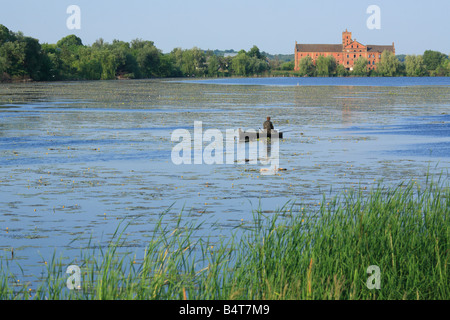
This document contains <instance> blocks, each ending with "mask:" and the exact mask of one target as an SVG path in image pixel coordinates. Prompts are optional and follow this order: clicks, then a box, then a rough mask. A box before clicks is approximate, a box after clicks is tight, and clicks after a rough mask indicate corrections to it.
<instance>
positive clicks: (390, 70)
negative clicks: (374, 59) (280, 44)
mask: <svg viewBox="0 0 450 320" xmlns="http://www.w3.org/2000/svg"><path fill="white" fill-rule="evenodd" d="M280 69H281V70H284V71H289V70H293V69H294V62H293V61H290V62H285V63H283V64H281V66H280ZM296 75H298V76H310V77H314V76H322V77H324V76H325V77H330V76H381V77H395V76H408V77H425V76H441V77H445V76H450V60H449V57H448V56H447V55H445V54H443V53H441V52H439V51H433V50H426V51H425V52H424V54H423V55H401V56H395V55H394V54H393V53H392V52H390V51H384V52H383V53H382V54H381V59H380V61H379V62H378V63H377V68H376V69H374V70H371V69H369V61H368V60H367V59H366V58H364V57H359V58H358V60H356V61H355V64H354V66H353V70H351V71H349V70H347V69H346V68H345V67H344V66H343V65H341V64H338V63H337V62H336V59H335V58H334V57H332V56H328V57H325V56H319V57H318V58H317V59H316V61H315V62H314V61H313V60H312V58H311V57H310V56H306V57H303V58H302V59H301V60H300V61H299V71H298V72H296Z"/></svg>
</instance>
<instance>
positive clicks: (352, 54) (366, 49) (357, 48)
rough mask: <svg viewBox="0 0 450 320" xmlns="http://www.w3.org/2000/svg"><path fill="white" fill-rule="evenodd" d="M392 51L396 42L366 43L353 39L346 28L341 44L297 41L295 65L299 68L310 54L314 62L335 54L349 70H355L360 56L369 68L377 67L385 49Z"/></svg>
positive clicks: (339, 62)
mask: <svg viewBox="0 0 450 320" xmlns="http://www.w3.org/2000/svg"><path fill="white" fill-rule="evenodd" d="M385 50H387V51H391V52H392V53H394V54H395V47H394V43H393V42H392V45H372V44H368V45H364V44H362V43H360V42H358V41H356V39H352V33H351V32H349V31H347V30H345V31H344V32H342V43H340V44H299V43H297V41H296V42H295V67H294V70H295V71H298V70H299V63H300V60H301V59H302V58H304V57H306V56H310V57H311V58H312V60H313V62H315V61H316V59H317V58H318V57H319V56H325V57H328V56H333V57H334V58H335V59H336V63H338V64H342V65H343V66H344V67H345V68H346V69H347V70H353V66H354V64H355V62H356V60H358V58H359V57H364V58H366V59H367V60H368V61H369V70H371V69H376V66H377V63H378V62H379V61H380V59H381V54H382V53H383V51H385Z"/></svg>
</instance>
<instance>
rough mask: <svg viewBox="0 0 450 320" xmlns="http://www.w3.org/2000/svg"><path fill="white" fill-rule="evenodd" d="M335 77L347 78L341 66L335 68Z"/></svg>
mask: <svg viewBox="0 0 450 320" xmlns="http://www.w3.org/2000/svg"><path fill="white" fill-rule="evenodd" d="M336 75H337V76H338V77H345V76H348V71H347V69H346V68H345V67H344V66H343V65H342V64H338V65H337V66H336Z"/></svg>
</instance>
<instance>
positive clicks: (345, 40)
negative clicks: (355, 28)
mask: <svg viewBox="0 0 450 320" xmlns="http://www.w3.org/2000/svg"><path fill="white" fill-rule="evenodd" d="M350 43H352V33H351V32H349V31H347V29H345V31H344V32H342V46H343V47H345V46H346V45H348V44H350Z"/></svg>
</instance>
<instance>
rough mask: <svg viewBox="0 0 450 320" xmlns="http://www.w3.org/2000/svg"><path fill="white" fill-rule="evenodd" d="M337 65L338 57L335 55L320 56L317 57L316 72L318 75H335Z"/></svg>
mask: <svg viewBox="0 0 450 320" xmlns="http://www.w3.org/2000/svg"><path fill="white" fill-rule="evenodd" d="M336 67H337V66H336V59H335V58H334V57H333V56H328V57H325V56H319V57H318V58H317V59H316V73H317V75H318V76H321V77H328V76H334V75H335V73H336Z"/></svg>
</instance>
